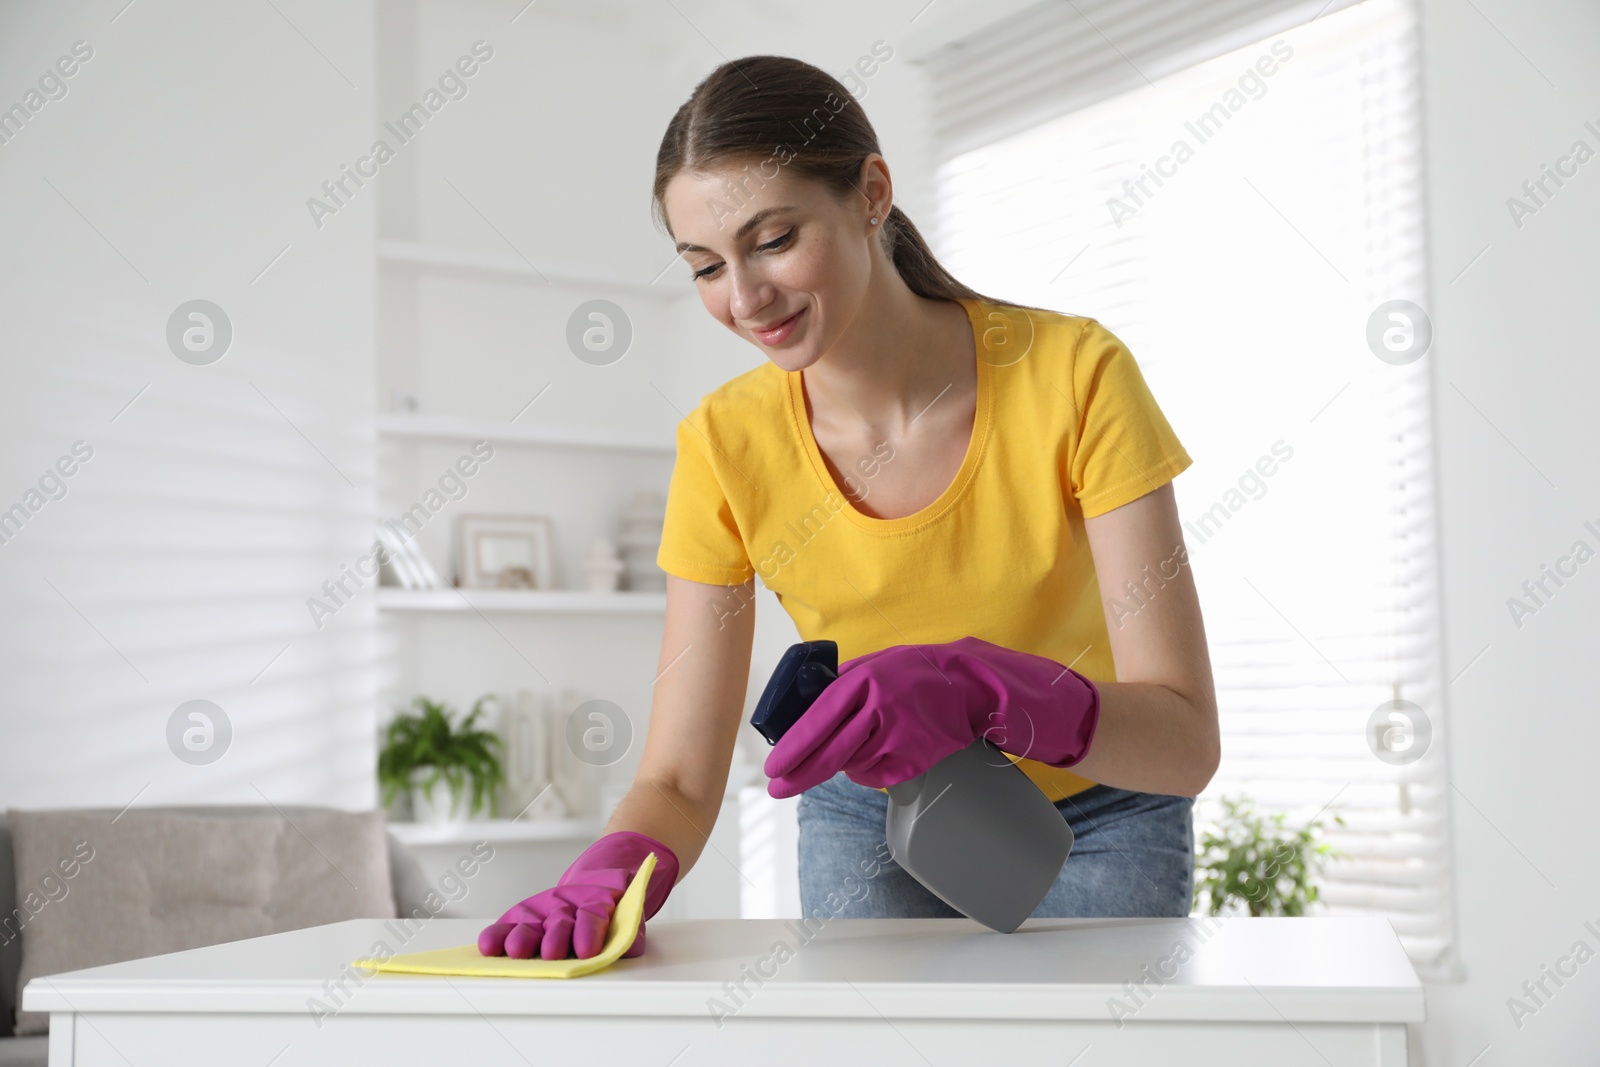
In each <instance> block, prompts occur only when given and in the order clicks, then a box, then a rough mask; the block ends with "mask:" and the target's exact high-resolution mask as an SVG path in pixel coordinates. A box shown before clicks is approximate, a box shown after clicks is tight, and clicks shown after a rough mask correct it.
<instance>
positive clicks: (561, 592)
mask: <svg viewBox="0 0 1600 1067" xmlns="http://www.w3.org/2000/svg"><path fill="white" fill-rule="evenodd" d="M378 608H379V610H381V611H454V612H462V611H466V612H470V611H472V610H473V608H477V609H478V611H485V612H488V611H496V612H505V611H515V612H550V613H557V612H565V613H569V614H595V615H598V614H619V615H620V614H641V615H659V614H661V613H662V612H664V611H666V610H667V594H666V593H655V592H626V591H623V592H616V593H590V592H586V591H584V590H581V589H464V590H463V589H400V588H396V587H394V586H384V587H382V588H380V589H379V590H378Z"/></svg>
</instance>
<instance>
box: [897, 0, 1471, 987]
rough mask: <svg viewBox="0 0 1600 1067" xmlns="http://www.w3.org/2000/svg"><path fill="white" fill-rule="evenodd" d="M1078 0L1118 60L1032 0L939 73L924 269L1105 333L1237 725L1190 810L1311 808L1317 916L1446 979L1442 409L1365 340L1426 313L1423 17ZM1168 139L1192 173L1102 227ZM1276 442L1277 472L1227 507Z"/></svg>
mask: <svg viewBox="0 0 1600 1067" xmlns="http://www.w3.org/2000/svg"><path fill="white" fill-rule="evenodd" d="M1076 6H1077V7H1078V8H1079V9H1080V10H1081V12H1082V14H1083V15H1084V16H1086V17H1087V19H1088V20H1089V21H1091V22H1093V23H1094V25H1095V26H1096V27H1097V28H1098V29H1099V30H1100V31H1101V32H1103V33H1104V35H1105V37H1109V38H1110V39H1111V40H1112V41H1113V42H1115V44H1116V48H1112V47H1110V46H1108V45H1107V44H1106V41H1105V39H1104V38H1102V37H1101V36H1099V35H1098V34H1096V33H1094V32H1092V31H1089V30H1088V29H1087V27H1086V25H1085V22H1084V19H1083V18H1082V17H1080V16H1079V15H1078V14H1076V13H1074V12H1073V11H1072V10H1071V7H1072V5H1060V4H1054V3H1051V4H1043V5H1039V7H1038V8H1036V9H1034V10H1033V11H1031V12H1029V13H1027V14H1026V15H1024V16H1023V17H1021V18H1019V19H1017V20H1016V21H1015V22H1014V23H1013V24H1010V25H1008V26H1006V27H1003V28H998V29H994V30H986V31H985V32H984V33H983V34H980V35H977V36H976V37H975V39H974V40H973V41H971V42H969V43H967V44H965V45H962V44H959V43H958V44H957V45H954V46H951V47H949V48H947V49H946V50H945V51H944V52H942V53H939V54H936V55H935V56H934V57H932V58H931V59H930V60H929V62H928V71H929V74H930V85H931V89H932V94H933V98H934V100H935V107H934V131H935V135H936V143H937V145H938V151H939V154H940V158H941V161H942V162H941V168H940V173H939V189H940V217H939V219H938V225H937V227H936V228H935V231H934V242H935V245H936V250H937V251H938V253H939V255H940V258H941V260H942V261H943V262H944V263H945V264H946V265H947V266H949V267H950V269H951V270H952V271H953V272H954V273H955V274H956V275H957V276H958V277H961V278H962V279H963V280H965V281H967V282H969V283H970V284H971V285H973V286H974V287H975V288H977V289H979V290H980V291H983V292H988V293H993V294H995V295H998V296H1003V297H1005V298H1007V299H1012V300H1016V301H1018V302H1020V303H1024V304H1032V305H1036V306H1040V307H1050V308H1056V309H1058V310H1062V311H1066V312H1069V313H1075V314H1085V315H1092V316H1093V317H1095V318H1097V319H1099V320H1100V321H1101V322H1104V323H1105V324H1106V325H1107V326H1109V327H1110V328H1111V329H1112V330H1113V331H1114V332H1116V333H1117V334H1118V336H1120V337H1121V338H1122V339H1123V340H1124V341H1126V342H1127V343H1128V344H1129V346H1130V348H1131V349H1132V351H1133V352H1134V354H1135V356H1136V357H1137V358H1138V360H1139V364H1140V367H1141V370H1142V371H1143V373H1144V375H1145V377H1146V379H1147V380H1148V381H1149V382H1150V384H1151V388H1152V389H1153V391H1154V392H1155V394H1156V397H1157V399H1158V400H1159V401H1160V403H1161V405H1162V409H1163V411H1164V412H1165V413H1166V415H1167V417H1168V419H1169V420H1170V421H1171V422H1172V424H1173V426H1174V428H1175V429H1176V430H1177V432H1178V435H1179V437H1180V439H1182V440H1183V442H1184V444H1185V446H1186V448H1187V449H1188V450H1189V452H1190V454H1191V455H1192V456H1193V457H1194V458H1195V464H1194V466H1193V467H1191V468H1190V469H1189V471H1187V472H1185V474H1184V476H1183V477H1182V478H1181V479H1180V480H1179V483H1178V500H1179V508H1180V514H1181V518H1182V519H1183V521H1184V526H1185V540H1186V542H1187V544H1188V547H1189V553H1190V559H1191V562H1192V564H1193V568H1194V570H1193V573H1194V576H1195V581H1196V583H1197V586H1198V587H1199V591H1200V596H1201V602H1202V605H1203V607H1204V610H1205V618H1206V629H1207V636H1208V639H1209V641H1210V646H1211V653H1212V663H1213V671H1214V675H1215V678H1216V683H1217V694H1218V701H1219V710H1220V720H1221V724H1222V731H1223V738H1224V740H1223V748H1224V756H1223V763H1222V767H1221V768H1220V769H1219V771H1218V774H1217V776H1216V779H1215V780H1214V781H1213V783H1212V786H1211V788H1210V789H1208V790H1207V792H1206V794H1205V795H1204V796H1202V797H1201V798H1200V803H1199V805H1198V806H1197V809H1196V816H1197V820H1198V821H1200V822H1201V823H1204V822H1205V821H1207V820H1209V819H1210V818H1213V817H1215V815H1216V814H1218V811H1219V804H1218V800H1217V798H1218V797H1220V796H1221V795H1223V794H1225V793H1241V792H1242V793H1246V794H1248V795H1249V796H1250V797H1251V798H1252V799H1253V800H1254V801H1255V802H1256V804H1257V806H1258V807H1260V808H1262V809H1264V810H1267V811H1282V812H1285V813H1286V814H1287V816H1288V822H1289V823H1290V825H1300V824H1303V823H1304V822H1305V821H1307V820H1309V819H1311V818H1313V817H1315V816H1320V817H1321V818H1322V820H1323V823H1324V826H1325V827H1326V840H1327V841H1328V842H1329V843H1330V844H1331V845H1333V846H1334V847H1335V848H1336V849H1338V850H1339V851H1340V853H1341V854H1342V855H1341V858H1340V859H1338V860H1337V861H1335V862H1334V863H1332V864H1331V865H1330V866H1329V867H1328V869H1327V873H1326V875H1325V877H1324V878H1323V880H1322V884H1323V903H1322V907H1323V908H1324V909H1325V910H1326V911H1327V912H1328V913H1332V914H1381V915H1385V916H1387V917H1389V918H1390V920H1391V923H1392V924H1393V926H1394V929H1395V931H1396V933H1397V935H1398V936H1399V937H1400V939H1401V941H1402V943H1403V944H1404V945H1405V946H1406V948H1407V951H1408V952H1409V953H1410V954H1411V957H1412V959H1413V961H1414V962H1415V963H1416V965H1417V966H1418V967H1419V968H1420V969H1423V970H1424V973H1435V974H1444V973H1449V972H1450V970H1451V968H1452V967H1453V960H1454V956H1453V950H1452V947H1451V946H1452V945H1453V942H1454V920H1453V914H1452V906H1451V877H1452V875H1451V871H1452V863H1451V852H1450V841H1449V835H1448V826H1449V819H1448V808H1449V804H1450V795H1449V789H1448V785H1447V782H1446V780H1445V777H1444V773H1443V740H1444V725H1445V724H1444V721H1443V719H1444V717H1443V714H1442V710H1441V707H1440V702H1441V699H1442V696H1441V694H1442V691H1443V680H1442V678H1441V677H1440V664H1439V660H1438V655H1439V651H1438V650H1439V619H1438V590H1437V577H1436V569H1437V554H1436V550H1435V536H1436V533H1435V531H1436V528H1437V524H1436V516H1435V513H1434V508H1433V503H1432V494H1433V477H1432V471H1433V459H1432V456H1433V451H1432V448H1433V444H1432V430H1431V422H1430V409H1431V397H1430V392H1429V382H1428V376H1427V373H1426V362H1425V361H1419V362H1417V363H1413V364H1410V365H1407V366H1402V367H1396V366H1391V365H1389V364H1387V363H1385V362H1383V361H1380V360H1379V359H1378V358H1377V357H1376V356H1375V354H1374V353H1372V352H1371V351H1369V350H1368V349H1367V347H1366V342H1365V327H1366V319H1367V316H1368V315H1369V314H1370V313H1371V311H1372V310H1373V309H1374V308H1375V307H1376V306H1377V305H1379V304H1381V303H1383V302H1385V301H1387V300H1390V299H1395V298H1406V299H1410V300H1413V301H1415V302H1417V303H1420V304H1425V294H1426V277H1425V273H1424V259H1423V251H1424V246H1423V241H1424V235H1425V227H1424V220H1423V217H1422V210H1423V207H1422V181H1421V173H1422V162H1421V156H1420V142H1419V134H1420V114H1421V108H1420V102H1419V99H1418V94H1419V92H1420V80H1419V67H1418V61H1417V52H1418V47H1417V40H1416V35H1417V29H1416V16H1415V11H1414V9H1413V7H1412V6H1411V3H1410V2H1409V0H1366V2H1364V3H1361V4H1358V5H1353V6H1346V5H1341V4H1335V5H1333V6H1332V7H1330V8H1329V13H1328V14H1326V15H1324V16H1322V17H1321V18H1317V19H1316V20H1315V21H1310V22H1307V20H1310V19H1312V17H1313V16H1314V15H1315V14H1316V11H1317V9H1318V8H1320V7H1321V6H1322V5H1321V4H1316V5H1311V6H1306V5H1296V4H1292V3H1273V2H1270V0H1237V2H1228V3H1219V4H1214V5H1213V4H1207V5H1190V4H1180V3H1177V2H1176V0H1121V2H1120V3H1117V4H1116V5H1115V6H1114V7H1113V6H1112V5H1110V4H1109V3H1108V2H1107V0H1099V2H1090V0H1079V3H1078V4H1077V5H1076ZM1273 20H1277V21H1276V22H1273ZM1243 27H1255V28H1256V30H1257V31H1259V32H1258V33H1257V36H1256V37H1254V38H1248V39H1246V38H1241V36H1240V34H1241V33H1243V32H1246V31H1245V30H1244V29H1242V28H1243ZM1262 27H1268V28H1266V29H1262ZM1269 34H1270V35H1271V36H1270V37H1269V36H1268V35H1269ZM1280 39H1281V40H1282V41H1284V42H1286V43H1288V44H1289V45H1291V46H1292V49H1293V55H1292V58H1289V59H1287V60H1281V61H1280V63H1279V69H1278V70H1277V72H1276V73H1275V74H1274V75H1272V76H1271V77H1270V78H1267V79H1263V80H1264V82H1265V84H1266V86H1267V88H1266V90H1265V91H1264V92H1263V93H1261V94H1260V95H1258V96H1252V97H1249V98H1246V99H1245V101H1244V104H1243V106H1242V107H1238V108H1237V109H1236V110H1234V111H1232V112H1230V114H1229V116H1228V117H1227V119H1226V122H1225V123H1224V124H1222V125H1220V127H1219V128H1217V129H1216V130H1215V131H1214V132H1213V133H1212V134H1211V136H1209V137H1207V138H1206V139H1204V141H1203V142H1202V143H1198V144H1196V143H1195V142H1196V138H1195V137H1194V135H1193V133H1192V131H1191V130H1190V129H1189V127H1187V126H1186V125H1185V124H1186V122H1191V121H1192V120H1194V119H1196V118H1197V117H1198V116H1201V115H1203V114H1206V113H1208V110H1209V109H1212V108H1213V105H1216V104H1217V103H1218V102H1219V101H1220V100H1223V99H1224V98H1225V94H1226V93H1227V92H1228V91H1229V90H1230V89H1232V88H1235V87H1237V85H1238V79H1239V77H1240V74H1241V72H1243V71H1245V70H1247V69H1250V68H1251V67H1252V66H1253V65H1254V63H1255V61H1256V59H1257V58H1258V57H1260V56H1262V55H1268V54H1271V53H1270V51H1269V48H1270V45H1271V44H1272V42H1273V41H1275V40H1280ZM1240 46H1243V47H1240ZM1119 51H1120V52H1121V53H1122V55H1121V56H1119V55H1118V52H1119ZM1185 57H1186V59H1187V61H1186V62H1182V61H1183V60H1184V59H1185ZM1130 62H1131V63H1132V64H1133V65H1136V66H1138V67H1139V68H1140V69H1141V70H1143V71H1144V73H1145V74H1148V75H1150V77H1151V79H1152V81H1153V84H1150V83H1147V82H1146V81H1145V80H1144V78H1143V77H1140V76H1138V75H1137V74H1133V76H1132V78H1131V80H1130V79H1129V77H1128V75H1129V74H1130V73H1132V67H1131V66H1130ZM1157 70H1162V71H1163V72H1164V73H1165V74H1166V76H1158V75H1157V74H1155V73H1153V72H1154V71H1157ZM1180 138H1183V139H1186V140H1187V141H1188V142H1189V143H1190V145H1191V148H1192V149H1193V151H1192V154H1191V157H1190V158H1189V159H1187V160H1186V161H1185V162H1182V163H1180V164H1178V165H1177V167H1176V170H1175V173H1173V174H1171V175H1170V176H1168V177H1167V178H1165V179H1164V181H1163V183H1162V184H1160V185H1159V186H1156V185H1153V184H1151V183H1149V179H1146V181H1147V189H1146V193H1147V195H1145V196H1142V197H1140V198H1139V200H1138V202H1137V203H1135V204H1134V205H1133V207H1134V210H1133V211H1132V212H1131V213H1124V214H1123V216H1122V217H1121V219H1120V222H1118V221H1114V220H1113V217H1112V212H1111V210H1110V201H1111V199H1112V198H1114V197H1116V198H1123V199H1124V200H1127V198H1128V194H1127V191H1126V187H1125V186H1124V182H1125V181H1135V180H1137V179H1139V178H1140V177H1141V175H1144V174H1147V173H1148V170H1149V168H1150V167H1152V166H1153V164H1154V163H1155V161H1156V160H1158V159H1159V158H1160V157H1162V156H1163V155H1166V154H1168V153H1170V151H1171V150H1172V148H1173V143H1174V141H1175V140H1178V139H1180ZM1274 442H1285V443H1287V444H1288V445H1289V446H1291V447H1292V449H1293V456H1292V458H1290V459H1288V460H1283V461H1280V462H1279V464H1278V469H1277V471H1276V472H1275V473H1274V474H1273V475H1272V476H1271V477H1270V478H1258V479H1257V481H1258V483H1259V484H1258V485H1257V486H1253V487H1251V489H1252V492H1250V493H1245V492H1244V491H1243V490H1242V487H1241V481H1240V479H1241V473H1242V472H1247V471H1250V470H1251V469H1252V468H1253V466H1254V464H1255V463H1256V461H1257V459H1258V458H1259V457H1261V456H1264V455H1267V454H1269V452H1270V450H1271V449H1272V447H1273V445H1274ZM1396 697H1400V698H1403V699H1406V700H1409V701H1412V702H1414V703H1416V704H1418V705H1419V706H1421V707H1422V708H1423V709H1424V712H1425V714H1426V715H1427V717H1428V720H1429V722H1430V723H1431V726H1432V728H1433V738H1432V742H1431V747H1430V748H1429V749H1428V750H1427V752H1426V754H1425V755H1424V756H1423V757H1422V758H1421V759H1420V760H1418V761H1416V762H1414V763H1410V764H1405V765H1400V766H1395V765H1392V764H1390V763H1386V762H1384V761H1382V760H1380V759H1379V758H1378V757H1377V755H1375V754H1374V752H1373V751H1372V749H1371V747H1370V743H1369V728H1368V721H1369V718H1370V717H1371V716H1372V714H1373V712H1374V711H1375V710H1376V709H1378V708H1379V707H1380V705H1384V704H1386V703H1387V702H1388V701H1390V700H1392V699H1395V698H1396ZM1334 815H1338V816H1340V817H1341V818H1342V819H1343V825H1342V826H1340V825H1336V824H1334V823H1333V821H1332V816H1334Z"/></svg>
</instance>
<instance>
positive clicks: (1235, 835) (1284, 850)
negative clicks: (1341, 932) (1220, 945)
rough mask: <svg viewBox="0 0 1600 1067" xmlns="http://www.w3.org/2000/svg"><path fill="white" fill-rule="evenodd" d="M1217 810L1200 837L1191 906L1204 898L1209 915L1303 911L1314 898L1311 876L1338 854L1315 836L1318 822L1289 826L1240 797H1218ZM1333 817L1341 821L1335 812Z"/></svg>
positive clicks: (1281, 817) (1319, 827)
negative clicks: (1215, 820) (1214, 822)
mask: <svg viewBox="0 0 1600 1067" xmlns="http://www.w3.org/2000/svg"><path fill="white" fill-rule="evenodd" d="M1222 808H1223V815H1222V818H1221V819H1220V820H1218V825H1217V826H1216V828H1215V829H1208V830H1206V831H1205V832H1204V833H1203V834H1202V835H1201V837H1200V853H1199V857H1198V858H1197V860H1196V861H1195V867H1196V874H1197V875H1198V876H1199V877H1197V878H1196V880H1195V888H1194V906H1195V907H1196V908H1198V907H1199V906H1200V901H1201V899H1202V897H1204V898H1206V900H1207V911H1208V913H1209V914H1211V915H1220V914H1222V913H1223V912H1224V911H1226V910H1237V909H1238V908H1240V907H1244V908H1247V909H1248V910H1249V912H1250V914H1251V915H1256V916H1260V915H1304V914H1305V912H1306V908H1307V907H1309V906H1310V905H1312V904H1314V903H1316V901H1317V899H1318V892H1317V885H1316V882H1315V880H1314V879H1315V878H1316V877H1317V876H1318V875H1320V874H1321V873H1322V870H1323V868H1324V866H1325V865H1326V863H1327V861H1328V860H1329V859H1332V858H1334V857H1337V856H1339V855H1341V853H1339V852H1337V851H1335V850H1334V849H1333V847H1332V846H1331V845H1329V844H1328V843H1327V842H1325V841H1322V840H1320V838H1321V833H1322V822H1321V820H1316V821H1313V822H1311V823H1310V824H1309V825H1307V826H1305V827H1304V828H1303V829H1300V830H1290V829H1288V828H1287V827H1285V826H1284V824H1283V822H1284V815H1283V813H1282V812H1278V813H1276V814H1274V815H1271V816H1265V815H1262V814H1260V813H1259V812H1257V811H1256V810H1255V805H1254V804H1253V803H1252V802H1251V801H1250V799H1249V798H1248V797H1243V796H1240V797H1226V796H1225V797H1223V798H1222ZM1333 821H1334V822H1336V823H1338V824H1339V825H1340V826H1343V825H1344V819H1343V818H1341V817H1340V816H1338V815H1335V816H1334V817H1333Z"/></svg>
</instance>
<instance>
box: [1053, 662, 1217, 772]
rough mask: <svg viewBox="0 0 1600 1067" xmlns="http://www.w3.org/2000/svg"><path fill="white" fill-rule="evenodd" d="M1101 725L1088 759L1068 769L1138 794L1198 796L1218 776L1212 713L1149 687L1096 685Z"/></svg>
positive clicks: (1145, 684)
mask: <svg viewBox="0 0 1600 1067" xmlns="http://www.w3.org/2000/svg"><path fill="white" fill-rule="evenodd" d="M1095 688H1097V689H1098V690H1099V691H1100V723H1099V725H1098V726H1097V727H1096V729H1095V735H1094V743H1093V744H1092V745H1090V746H1089V754H1088V755H1087V756H1085V757H1084V758H1083V759H1082V760H1080V761H1079V762H1078V764H1077V765H1076V766H1075V767H1073V768H1072V769H1073V770H1074V771H1075V772H1077V773H1079V774H1081V775H1083V776H1084V777H1085V778H1088V779H1090V780H1091V781H1094V782H1099V783H1102V784H1104V785H1109V786H1115V787H1117V788H1119V789H1133V790H1137V791H1139V792H1142V793H1167V794H1171V795H1174V796H1187V797H1192V796H1197V795H1199V793H1200V792H1201V790H1203V789H1205V787H1206V786H1207V784H1209V783H1210V781H1211V776H1212V775H1213V774H1215V773H1216V770H1217V761H1218V759H1219V758H1220V755H1221V745H1220V742H1219V739H1218V736H1217V718H1216V713H1215V712H1214V711H1213V710H1212V709H1211V707H1210V706H1209V704H1203V703H1200V702H1197V701H1195V700H1191V699H1190V698H1188V697H1186V696H1184V695H1182V694H1180V693H1178V692H1176V691H1174V690H1172V689H1169V688H1167V687H1166V686H1164V685H1156V684H1153V683H1150V682H1096V683H1095Z"/></svg>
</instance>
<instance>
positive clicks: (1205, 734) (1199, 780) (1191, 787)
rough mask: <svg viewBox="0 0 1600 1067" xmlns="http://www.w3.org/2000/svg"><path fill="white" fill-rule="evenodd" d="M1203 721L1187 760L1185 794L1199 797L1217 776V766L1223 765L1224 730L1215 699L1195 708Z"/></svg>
mask: <svg viewBox="0 0 1600 1067" xmlns="http://www.w3.org/2000/svg"><path fill="white" fill-rule="evenodd" d="M1195 713H1196V715H1197V716H1199V718H1200V720H1201V722H1200V727H1199V730H1198V736H1197V737H1196V738H1195V743H1194V745H1193V746H1192V747H1191V749H1190V752H1189V758H1188V759H1187V760H1186V761H1185V767H1184V770H1185V772H1186V774H1185V779H1186V781H1185V784H1184V789H1183V795H1184V796H1189V797H1197V796H1199V795H1200V794H1201V793H1203V792H1205V790H1206V787H1207V786H1209V785H1210V784H1211V779H1213V778H1215V777H1216V774H1217V768H1218V767H1220V766H1221V765H1222V731H1221V728H1220V727H1219V725H1218V723H1217V710H1216V704H1215V702H1214V701H1206V702H1204V703H1203V704H1202V705H1201V706H1199V707H1197V708H1196V709H1195Z"/></svg>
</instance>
